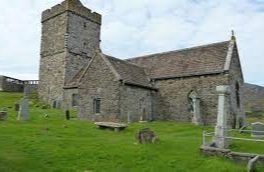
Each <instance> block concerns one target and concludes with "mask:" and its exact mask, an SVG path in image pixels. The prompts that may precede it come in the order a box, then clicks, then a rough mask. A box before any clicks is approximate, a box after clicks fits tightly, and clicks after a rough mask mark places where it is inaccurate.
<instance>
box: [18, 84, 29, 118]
mask: <svg viewBox="0 0 264 172" xmlns="http://www.w3.org/2000/svg"><path fill="white" fill-rule="evenodd" d="M28 95H29V87H25V88H24V97H23V98H22V100H21V102H20V106H19V112H18V116H17V120H22V121H25V120H28Z"/></svg>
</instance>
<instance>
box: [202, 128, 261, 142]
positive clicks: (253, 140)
mask: <svg viewBox="0 0 264 172" xmlns="http://www.w3.org/2000/svg"><path fill="white" fill-rule="evenodd" d="M229 132H239V133H245V132H251V133H263V135H264V131H255V130H236V129H227V130H226V133H227V136H225V137H219V136H217V138H223V139H230V140H244V141H252V142H264V137H263V139H260V138H258V139H256V138H243V137H232V136H228V133H229ZM208 137H210V143H212V141H213V138H214V137H216V135H215V132H207V131H203V133H202V142H203V145H204V146H205V145H208V142H207V138H208Z"/></svg>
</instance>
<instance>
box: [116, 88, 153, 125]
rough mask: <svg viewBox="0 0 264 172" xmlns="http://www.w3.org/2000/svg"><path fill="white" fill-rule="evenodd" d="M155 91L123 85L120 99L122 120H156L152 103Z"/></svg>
mask: <svg viewBox="0 0 264 172" xmlns="http://www.w3.org/2000/svg"><path fill="white" fill-rule="evenodd" d="M153 94H155V91H151V90H149V89H145V88H139V87H135V86H129V85H123V86H122V89H121V97H120V109H121V112H120V114H121V120H122V121H127V122H136V121H140V120H143V121H149V120H152V119H153V118H154V116H153V115H154V113H153V107H152V103H153V101H154V95H153Z"/></svg>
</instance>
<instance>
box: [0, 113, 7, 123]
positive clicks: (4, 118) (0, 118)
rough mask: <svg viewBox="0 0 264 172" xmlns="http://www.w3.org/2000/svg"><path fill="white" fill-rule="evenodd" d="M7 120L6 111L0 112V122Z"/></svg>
mask: <svg viewBox="0 0 264 172" xmlns="http://www.w3.org/2000/svg"><path fill="white" fill-rule="evenodd" d="M6 118H7V112H6V111H0V121H4V120H6Z"/></svg>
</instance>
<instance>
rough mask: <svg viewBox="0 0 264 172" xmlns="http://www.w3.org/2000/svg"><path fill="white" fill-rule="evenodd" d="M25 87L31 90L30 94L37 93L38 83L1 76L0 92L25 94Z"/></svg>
mask: <svg viewBox="0 0 264 172" xmlns="http://www.w3.org/2000/svg"><path fill="white" fill-rule="evenodd" d="M25 86H26V87H28V88H29V91H30V92H34V91H37V90H38V81H37V80H27V81H22V80H19V79H15V78H11V77H7V76H2V75H0V91H9V92H23V90H24V87H25Z"/></svg>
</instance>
